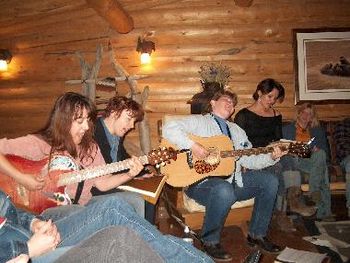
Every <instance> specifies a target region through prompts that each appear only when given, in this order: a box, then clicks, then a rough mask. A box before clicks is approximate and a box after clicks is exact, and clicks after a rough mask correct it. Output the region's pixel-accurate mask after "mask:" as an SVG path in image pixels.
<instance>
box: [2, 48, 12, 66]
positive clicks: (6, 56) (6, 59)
mask: <svg viewBox="0 0 350 263" xmlns="http://www.w3.org/2000/svg"><path fill="white" fill-rule="evenodd" d="M11 59H12V54H11V52H10V51H9V50H7V49H0V71H7V64H9V63H10V62H11Z"/></svg>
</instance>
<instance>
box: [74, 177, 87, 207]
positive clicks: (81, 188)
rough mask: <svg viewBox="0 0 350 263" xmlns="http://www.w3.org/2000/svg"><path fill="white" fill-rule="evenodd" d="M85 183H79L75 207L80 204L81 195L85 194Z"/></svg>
mask: <svg viewBox="0 0 350 263" xmlns="http://www.w3.org/2000/svg"><path fill="white" fill-rule="evenodd" d="M84 183H85V181H81V182H79V183H78V186H77V191H76V192H75V197H74V199H73V204H75V205H76V204H78V202H79V199H80V196H81V193H82V192H83V188H84Z"/></svg>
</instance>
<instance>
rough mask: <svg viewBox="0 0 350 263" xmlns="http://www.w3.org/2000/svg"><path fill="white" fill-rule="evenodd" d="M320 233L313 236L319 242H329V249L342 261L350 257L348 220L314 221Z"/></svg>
mask: <svg viewBox="0 0 350 263" xmlns="http://www.w3.org/2000/svg"><path fill="white" fill-rule="evenodd" d="M315 225H316V227H317V228H318V231H319V232H320V235H319V236H317V237H315V238H317V239H319V241H320V242H322V240H324V241H325V242H329V243H330V249H332V250H334V251H336V252H338V253H339V255H340V256H341V258H342V260H343V262H348V261H349V258H350V220H348V221H337V222H315Z"/></svg>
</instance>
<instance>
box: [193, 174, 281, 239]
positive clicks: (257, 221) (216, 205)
mask: <svg viewBox="0 0 350 263" xmlns="http://www.w3.org/2000/svg"><path fill="white" fill-rule="evenodd" d="M242 178H243V187H238V186H237V185H236V184H235V183H232V184H231V183H229V182H228V181H225V180H224V179H221V178H218V177H211V178H209V179H208V180H206V181H203V182H201V183H199V184H196V185H194V186H191V187H189V188H188V189H187V190H186V194H187V195H188V196H189V197H191V198H193V199H194V200H196V201H197V202H198V203H200V204H201V205H203V206H205V218H204V223H203V227H202V239H203V241H204V242H205V243H208V244H217V243H219V242H220V235H221V231H222V228H223V226H224V223H225V220H226V217H227V214H228V212H229V211H230V208H231V206H232V205H233V204H234V203H235V202H236V201H242V200H247V199H250V198H253V197H255V201H254V209H253V215H252V218H251V221H250V225H249V235H250V236H252V237H255V238H256V237H265V236H266V234H267V231H268V227H269V224H270V220H271V216H272V212H273V207H274V204H275V199H276V195H277V190H278V179H277V177H276V176H275V175H274V174H272V173H270V172H268V171H266V170H250V171H247V172H245V173H243V174H242Z"/></svg>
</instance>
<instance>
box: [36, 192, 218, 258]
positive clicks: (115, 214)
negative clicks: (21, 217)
mask: <svg viewBox="0 0 350 263" xmlns="http://www.w3.org/2000/svg"><path fill="white" fill-rule="evenodd" d="M43 216H44V217H45V218H53V220H54V221H55V224H56V225H57V228H58V231H59V232H60V234H61V240H62V241H61V243H60V245H59V246H60V247H64V246H72V245H75V244H77V243H78V242H80V241H81V240H84V239H85V238H87V237H89V236H91V235H92V234H93V233H95V232H96V231H98V230H100V229H102V228H106V227H108V226H126V227H128V228H130V229H132V230H134V231H135V232H136V233H137V234H138V235H140V237H141V238H142V239H143V240H144V241H145V242H147V243H148V244H149V245H150V246H151V247H152V248H153V249H154V250H155V251H156V252H157V253H158V255H160V256H161V257H162V258H163V259H164V260H165V261H166V262H213V261H212V260H211V259H210V258H209V257H208V256H207V255H206V254H204V253H203V252H201V251H200V250H197V249H196V248H195V247H193V246H192V245H191V244H188V243H186V242H184V241H183V240H182V239H179V238H176V237H173V236H170V235H163V234H161V233H160V232H159V231H158V230H157V229H156V228H155V227H154V226H153V225H151V224H150V223H148V222H147V221H146V220H145V219H143V218H142V217H140V216H139V215H138V214H137V213H135V210H134V209H133V208H132V207H131V206H130V205H129V204H128V203H127V202H125V201H124V200H123V199H122V198H120V197H118V196H117V195H115V194H110V195H101V196H95V197H93V198H92V199H91V200H90V201H89V202H88V203H87V204H86V205H85V206H79V205H69V206H60V207H56V208H51V209H48V210H47V211H45V213H44V214H43Z"/></svg>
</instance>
